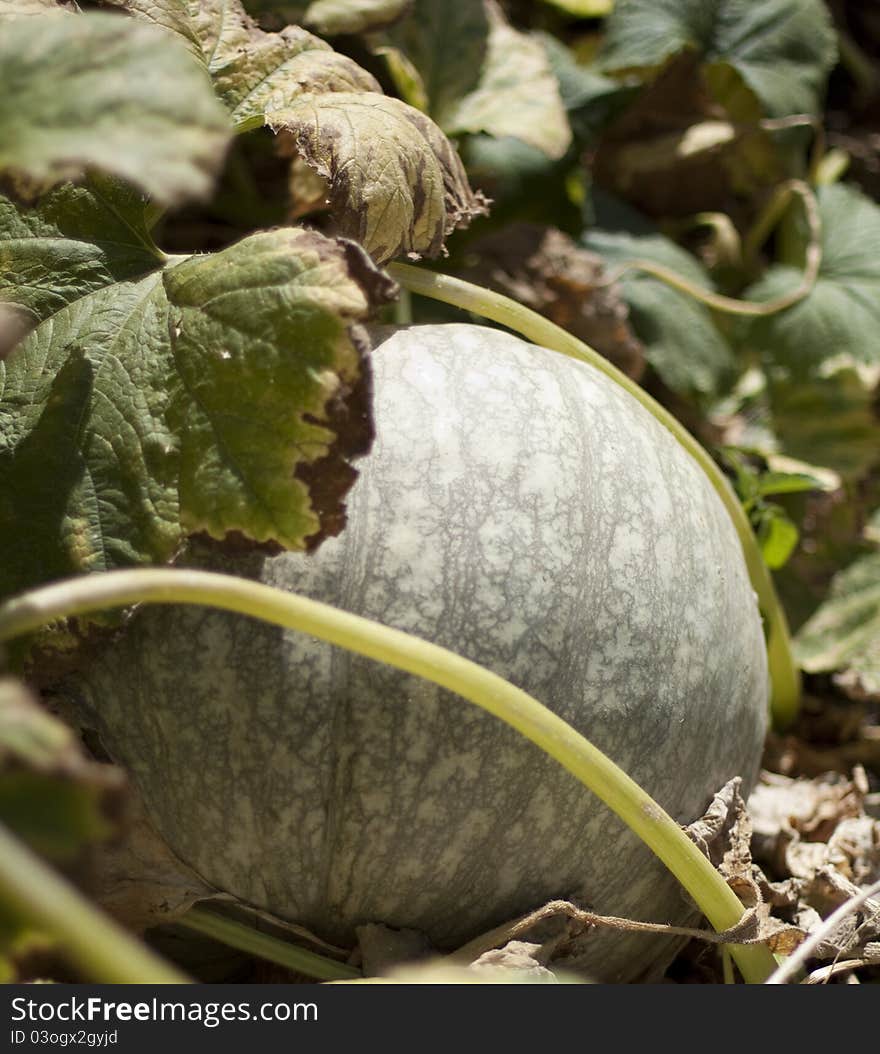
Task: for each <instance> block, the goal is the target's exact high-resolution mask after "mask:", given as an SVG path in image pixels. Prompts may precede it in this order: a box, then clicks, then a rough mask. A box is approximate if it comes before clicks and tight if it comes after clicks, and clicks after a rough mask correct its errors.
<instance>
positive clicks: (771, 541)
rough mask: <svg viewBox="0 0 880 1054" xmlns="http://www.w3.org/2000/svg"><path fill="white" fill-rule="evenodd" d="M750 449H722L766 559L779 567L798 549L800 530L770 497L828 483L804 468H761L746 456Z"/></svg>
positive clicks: (799, 491)
mask: <svg viewBox="0 0 880 1054" xmlns="http://www.w3.org/2000/svg"><path fill="white" fill-rule="evenodd" d="M747 453H749V452H748V451H740V450H738V449H737V448H735V447H725V448H723V449H722V450H721V455H722V457H723V459H724V461H725V462H726V463H727V464H728V465H729V466H730V467H731V468H732V469H733V471H734V474H735V480H734V485H735V487H736V492H737V495H738V496H739V499H740V501H741V502H742V505H743V508H744V509H745V511H746V513H747V514H748V516H749V520H750V522H751V524H752V528H753V529H754V531H755V534H756V535H757V537H758V542H759V543H760V546H761V555H762V556H763V557H764V563H765V564H766V565H767V566H768V567H769V568H770V569H771V570H773V571H776V570H778V569H779V568H780V567H782V566H783V565H784V564H785V563H786V562H787V561H788V559H789V557H790V556H791V554H792V553H793V552H794V550H795V547H796V546H797V543H798V540H799V538H800V532H799V531H798V528H797V525H796V524H795V523H794V522H793V521H792V520H791V519H790V518H789V516H788V514H787V513H786V511H785V509H784V508H783V507H782V506H781V505H777V504H776V503H775V502H770V501H767V500H766V499H767V498H768V497H770V496H771V495H775V494H799V493H803V492H805V491H816V490H824V489H825V484H824V483H823V482H822V481H821V480H819V479H817V478H815V477H814V476H810V475H807V474H806V473H803V472H774V471H769V470H761V469H759V468H757V467H755V466H754V465H753V464H752V463H751V462H750V461H749V460H748V458H747V457H746V456H744V455H745V454H747Z"/></svg>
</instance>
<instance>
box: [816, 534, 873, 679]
mask: <svg viewBox="0 0 880 1054" xmlns="http://www.w3.org/2000/svg"><path fill="white" fill-rule="evenodd" d="M795 645H796V648H797V654H798V657H799V658H800V660H801V663H802V664H803V666H804V669H806V670H810V671H811V672H815V673H820V672H827V671H831V670H840V671H842V672H843V673H844V674H845V675H846V676H847V677H848V679H850V682H851V683H853V682H854V684H855V686H856V687H857V689H858V690H860V691H861V692H862V693H864V694H873V695H877V694H878V693H880V553H872V554H869V555H868V556H863V557H861V559H859V560H857V561H856V562H855V563H854V564H851V565H850V566H849V567H848V568H846V570H844V571H841V572H840V574H838V575H837V576H836V577H835V579H834V581H833V582H832V584H831V591H830V593H829V596H828V599H827V601H826V602H825V603H824V604H822V605H821V607H820V608H819V610H818V611H817V612H816V613H815V614H814V615H813V617H812V618H811V619H810V620H809V622H807V624H806V625H805V626H803V628H802V629H801V631H800V633H799V634H798V636H797V638H796V641H795Z"/></svg>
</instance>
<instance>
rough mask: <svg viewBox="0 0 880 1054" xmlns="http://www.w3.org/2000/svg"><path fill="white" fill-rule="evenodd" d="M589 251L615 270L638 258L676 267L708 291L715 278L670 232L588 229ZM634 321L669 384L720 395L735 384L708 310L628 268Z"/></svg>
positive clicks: (700, 393) (724, 347)
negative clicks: (667, 236)
mask: <svg viewBox="0 0 880 1054" xmlns="http://www.w3.org/2000/svg"><path fill="white" fill-rule="evenodd" d="M581 244H583V245H584V246H585V247H586V248H587V249H590V250H592V251H593V252H595V253H598V254H599V255H600V256H601V257H603V259H604V260H605V261H606V266H607V268H608V270H609V271H611V272H613V271H614V269H615V267H616V266H620V265H623V264H628V263H632V262H634V261H637V260H648V261H651V262H652V263H659V264H662V265H663V266H665V267H668V268H671V269H672V270H673V271H676V272H677V273H678V274H680V275H682V276H683V277H685V278H687V279H688V280H689V281H691V282H693V283H695V284H696V285H698V286H701V287H703V288H705V289H711V287H712V282H711V279H710V278H709V276H708V274H707V273H706V271H705V270H704V269H703V268H702V267H701V266H700V264H699V263H698V262H697V261H696V259H694V257H693V256H691V255H690V254H689V253H687V252H685V251H684V249H680V248H679V247H678V246H677V245H676V244H675V243H674V242H673V241H671V240H670V239H669V238H666V237H665V236H664V235H662V234H659V233H654V232H652V231H650V230H647V229H645V230H633V231H628V230H626V229H602V228H601V227H594V228H590V229H589V230H587V231H586V232H585V233H584V235H583V237H582V239H581ZM620 281H621V284H622V286H623V293H624V298H625V299H626V301H627V303H628V304H629V309H630V324H631V325H632V327H633V329H634V330H635V332H636V335H637V336H638V337H639V339H640V340H641V341H642V343H643V344H644V345H645V355H646V358H647V359H648V361H649V362H650V363H651V365H652V366H653V367H654V369H655V370H656V371H657V373H658V374H659V375H660V377H661V379H662V380H663V382H664V384H666V385H668V387H670V388H671V389H673V391H676V392H679V393H680V394H683V395H689V396H693V397H697V398H706V397H710V396H713V395H716V394H717V393H718V392H719V391H721V390H722V389H723V388H724V387H725V386H726V385H727V383H728V382H729V380H730V378H731V376H732V373H733V369H734V359H733V355H732V353H731V350H730V348H729V347H728V345H727V342H726V341H725V339H724V337H723V336H722V335H721V333H719V331H718V329H717V328H716V327H715V324H714V322H713V320H712V315H711V313H710V311H709V310H708V308H706V307H704V306H703V305H702V304H700V303H699V302H698V301H696V300H694V299H693V298H692V297H690V296H688V295H686V294H685V293H682V292H679V291H678V290H677V289H673V288H672V287H671V286H669V285H667V284H666V283H664V282H661V281H660V280H659V279H657V278H653V277H651V276H650V275H646V274H640V273H639V272H638V271H637V270H633V271H627V272H625V273H624V274H623V277H622V278H621V280H620Z"/></svg>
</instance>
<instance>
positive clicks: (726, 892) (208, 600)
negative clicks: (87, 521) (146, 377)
mask: <svg viewBox="0 0 880 1054" xmlns="http://www.w3.org/2000/svg"><path fill="white" fill-rule="evenodd" d="M140 603H152V604H180V603H187V604H206V605H208V606H209V607H215V608H220V609H222V610H225V611H234V612H238V613H239V614H242V615H250V616H251V617H253V618H258V619H262V620H263V621H265V622H269V623H272V624H273V625H276V626H282V627H283V628H285V629H292V630H298V631H300V632H302V633H307V634H309V635H310V636H313V637H319V638H320V639H321V640H325V641H328V642H329V643H330V644H335V645H337V646H339V647H342V648H346V649H347V650H349V651H353V652H356V653H357V654H359V655H365V656H367V658H370V659H376V660H378V661H379V662H383V663H386V664H387V665H389V666H395V667H397V668H398V669H401V670H405V671H406V672H407V673H412V674H415V675H416V676H419V677H424V678H425V679H427V680H429V681H433V682H434V683H435V684H438V685H440V686H441V687H442V688H446V689H448V690H449V691H451V692H455V693H456V694H457V695H460V696H463V697H464V698H465V699H467V700H469V701H470V702H472V703H475V704H476V705H477V706H479V707H482V709H484V710H486V711H487V712H488V713H490V714H493V715H494V716H495V717H497V718H499V719H500V720H502V721H504V722H505V723H507V724H508V725H510V726H511V727H512V728H515V729H516V730H517V731H518V732H521V733H522V734H523V735H524V736H526V737H527V738H528V739H530V740H531V741H532V742H533V743H534V744H535V745H536V746H538V747H540V748H541V749H542V750H543V751H544V752H545V753H547V754H549V755H550V757H552V758H554V759H555V760H556V761H558V762H559V764H561V765H563V766H564V767H565V768H566V769H567V770H568V771H569V772H570V773H572V775H573V776H575V777H576V778H577V779H578V780H580V782H581V783H582V784H583V785H584V786H585V787H587V788H588V789H589V790H591V791H593V793H594V794H596V795H597V797H599V798H600V799H601V800H602V801H603V802H604V803H605V804H606V805H607V806H608V807H609V808H610V809H611V810H612V811H613V812H615V813H617V815H618V816H619V817H620V818H621V820H623V822H624V823H625V824H626V825H627V826H628V827H629V828H630V829H631V830H632V831H633V832H634V833H635V834H636V835H638V837H639V838H641V839H642V841H643V842H645V844H646V845H647V846H648V847H649V848H650V849H652V850H653V852H654V853H656V855H657V856H658V857H659V858H660V859H661V860H662V861H663V863H664V864H666V866H667V867H668V868H669V870H670V871H671V872H672V873H673V874H674V875H675V877H676V878H677V879H678V880H679V882H681V884H682V885H683V886H684V888H685V889H686V890H687V891H688V893H689V894H690V895H691V897H692V898H693V900H694V901H695V902H696V903H697V905H698V907H699V908H700V910H701V911H702V912H703V914H704V915H705V916H706V918H707V919H708V920H709V922H710V923H711V924H712V926H713V927H714V928H715V929H716V930H718V931H719V932H720V931H723V930H727V929H731V928H732V927H734V926H735V925H737V924H738V923H739V922H740V920H741V918H742V915H743V910H744V909H743V905H742V904H741V903H740V901H739V899H738V898H737V896H736V894H735V893H734V892H733V890H732V889H731V888H730V887H729V886H728V884H727V883H726V882H725V880H724V879H723V878H722V877H721V875H720V874H719V873H718V872H717V871H716V870H715V868H714V867H713V866H712V864H711V863H710V861H709V860H708V859H707V857H705V856H704V855H703V854H702V853H701V852H700V850H699V849H698V848H697V846H696V845H695V844H694V842H692V841H691V839H690V838H689V837H688V836H687V834H686V833H685V832H684V831H683V830H682V828H681V827H680V826H679V825H678V824H677V823H676V822H675V820H673V819H672V817H671V816H669V814H668V813H666V812H665V811H664V810H663V809H662V808H661V807H660V806H659V805H658V804H657V803H656V802H655V801H654V800H653V798H651V796H650V795H649V794H647V793H646V792H645V791H644V790H642V788H641V787H640V786H639V785H638V784H637V783H636V782H635V781H634V780H632V779H631V778H630V777H629V776H627V774H626V773H625V772H624V771H623V770H622V769H620V768H619V767H618V766H617V765H615V764H614V762H613V761H611V760H610V758H608V757H607V756H606V755H605V754H603V753H602V752H601V751H600V750H598V749H597V748H596V747H595V746H593V744H592V743H590V741H589V740H587V739H586V738H585V737H584V736H582V735H581V734H580V733H579V732H576V731H575V730H574V729H573V728H572V727H571V726H570V725H569V724H568V723H567V722H565V721H564V720H563V719H562V718H561V717H559V716H557V715H556V714H554V713H553V712H552V711H551V710H548V709H547V707H546V706H544V705H542V704H541V703H539V702H538V701H537V700H536V699H534V698H533V697H532V696H530V695H528V694H527V693H526V692H523V691H522V690H521V689H519V688H516V687H515V686H514V685H512V684H510V683H509V682H508V681H505V680H504V678H502V677H499V676H498V675H497V674H494V673H492V672H490V671H489V670H486V669H484V668H483V667H482V666H479V665H478V664H477V663H475V662H471V661H470V660H469V659H464V658H462V657H461V656H459V655H455V654H454V653H453V652H451V651H447V650H446V649H445V648H441V647H440V646H439V645H436V644H431V643H429V642H428V641H424V640H421V639H420V638H418V637H414V636H412V635H410V634H408V633H403V632H401V631H400V630H395V629H391V628H389V627H388V626H383V625H382V624H381V623H378V622H373V621H371V620H370V619H365V618H362V617H361V616H359V615H352V614H350V613H348V612H345V611H339V610H338V609H337V608H334V607H331V606H330V605H329V604H322V603H320V602H319V601H316V600H310V599H307V598H306V597H302V596H298V595H297V594H295V593H288V592H287V591H286V590H282V589H277V588H274V587H272V586H267V585H263V584H262V583H258V582H252V581H250V580H249V579H245V578H238V577H235V576H233V575H225V574H217V573H213V572H209V571H190V570H185V569H180V568H170V569H160V568H142V569H137V570H131V571H106V572H103V573H101V574H97V575H83V576H82V577H79V578H73V579H69V580H67V581H64V582H59V583H56V584H55V585H50V586H44V587H42V588H40V589H34V590H31V591H30V592H28V593H25V594H23V595H21V596H19V597H18V598H16V599H14V600H11V601H9V602H7V603H6V604H4V605H3V606H2V607H0V642H2V641H5V640H9V639H11V638H12V637H16V636H20V635H21V634H24V633H30V632H33V631H34V630H36V629H39V628H40V627H41V626H43V625H45V624H46V623H48V622H52V621H54V620H55V619H60V618H67V617H70V616H74V615H85V614H88V613H90V612H95V611H100V610H103V609H106V608H120V607H128V606H130V605H132V604H140ZM730 949H731V955H733V957H734V959H735V961H736V963H737V965H738V966H739V969H740V972H741V973H742V975H743V977H744V978H745V980H746V981H747V982H749V983H753V984H757V983H762V982H763V981H764V980H765V979H766V978H767V977H768V976H769V975H770V974H771V973H772V971H773V970H774V968H775V966H776V962H775V959H774V957H773V956H772V954H771V953H770V951H769V949H768V948H766V947H765V946H764V945H763V944H750V945H731V946H730Z"/></svg>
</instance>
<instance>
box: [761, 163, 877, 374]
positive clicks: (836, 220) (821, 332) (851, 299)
mask: <svg viewBox="0 0 880 1054" xmlns="http://www.w3.org/2000/svg"><path fill="white" fill-rule="evenodd" d="M817 198H818V202H819V212H820V218H821V223H822V262H821V265H820V268H819V277H818V280H817V282H816V285H815V287H814V288H813V290H812V291H811V293H810V295H809V296H808V297H806V298H805V299H804V300H802V301H800V303H797V304H795V305H794V306H793V307H790V308H788V310H786V311H781V312H779V313H778V314H775V315H770V316H769V317H767V318H762V319H759V320H757V321H756V322H755V324H754V325H753V326H752V327H751V329H750V332H749V341H750V343H751V345H752V346H753V347H754V348H756V349H757V350H759V351H761V352H762V353H763V354H764V356H765V357H766V358H767V359H768V360H769V361H772V362H774V363H780V364H782V365H784V366H786V367H787V368H789V369H791V370H793V371H797V372H798V373H801V374H805V373H809V371H811V370H815V369H816V368H817V367H818V366H820V365H821V364H822V363H823V362H825V361H827V360H830V359H845V358H848V359H849V360H851V362H852V363H854V364H855V363H868V364H876V365H880V342H878V340H877V334H878V332H880V207H878V206H877V205H876V204H875V203H874V202H872V201H871V200H870V199H868V198H866V197H865V196H864V195H863V194H861V193H859V191H858V190H856V189H854V188H853V187H847V186H843V185H839V184H838V185H835V186H831V187H820V188H819V190H818V192H817ZM806 244H807V233H806V231H801V236H800V238H799V239H798V240H797V241H796V242H795V244H794V245H793V246H792V248H791V249H789V252H791V253H792V255H793V256H794V257H795V258H794V259H792V260H791V261H790V262H789V263H786V264H777V265H775V266H772V267H770V268H769V269H768V271H767V273H766V274H765V275H764V277H763V278H761V279H760V280H759V281H758V282H757V283H756V284H755V285H753V286H751V287H750V288H749V289H748V290H747V291H746V293H745V296H746V297H747V298H748V299H750V300H772V299H774V298H775V297H777V296H779V295H780V294H785V293H787V292H790V291H791V290H792V289H794V288H796V287H797V285H798V284H799V283H800V281H801V279H802V273H803V254H804V252H805V250H806Z"/></svg>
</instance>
